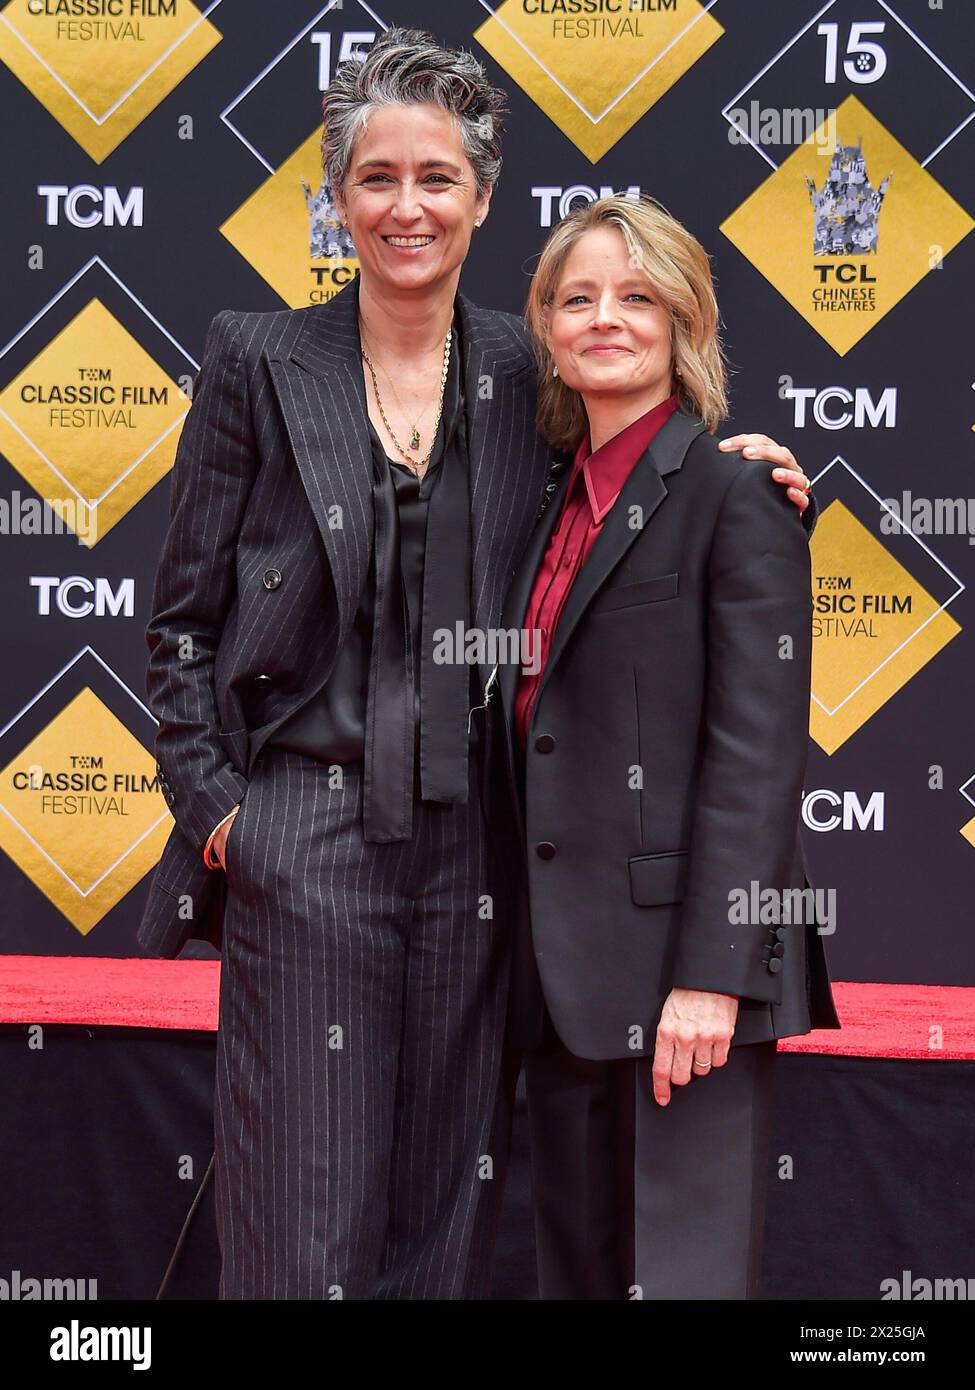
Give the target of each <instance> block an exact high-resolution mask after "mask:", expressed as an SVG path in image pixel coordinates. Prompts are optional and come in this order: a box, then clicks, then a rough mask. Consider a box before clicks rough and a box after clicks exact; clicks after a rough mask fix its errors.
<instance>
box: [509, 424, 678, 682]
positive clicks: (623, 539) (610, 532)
mask: <svg viewBox="0 0 975 1390" xmlns="http://www.w3.org/2000/svg"><path fill="white" fill-rule="evenodd" d="M704 428H705V425H704V422H703V420H700V419H699V418H698V417H697V416H696V415H692V414H691V413H690V412H689V411H686V410H685V409H684V408H681V409H680V410H676V411H675V412H674V414H673V415H671V416H670V418H669V419H668V420H667V421H665V423H664V424H663V425H662V426H661V428H660V429H659V431H658V432H657V434H656V435H655V436H654V439H653V441H652V443H651V444H650V447H649V448H648V449H647V450H646V451H645V452H644V453H643V454H642V455H641V457H640V458H639V459H638V460H637V462H636V464H635V465H634V468H633V471H632V472H631V473H630V476H629V477H628V478H627V480H626V482H625V483H624V485H623V490H622V492H621V493H620V495H619V497H617V499H616V501H615V502H614V504H613V506H612V508H611V510H610V512H609V515H608V516H607V517H606V520H605V521H604V522H603V526H602V530H601V531H600V532H599V535H598V536H597V537H596V539H595V541H594V542H593V547H592V550H591V551H590V552H589V555H588V556H587V558H586V562H585V564H584V565H583V566H582V569H581V570H580V571H579V573H578V574H577V575H576V578H575V582H574V583H573V585H572V588H571V589H570V590H569V596H568V598H567V599H566V602H565V607H564V608H563V610H562V615H561V617H560V618H559V622H558V626H557V628H556V629H555V635H554V637H553V639H552V646H551V648H550V650H549V654H548V660H547V661H546V663H545V671H544V673H543V675H542V679H541V681H540V683H539V688H538V694H537V696H536V698H535V706H534V707H535V709H537V708H538V705H539V702H540V700H541V696H542V692H543V691H544V689H545V686H546V684H547V683H548V681H549V680H550V679H551V676H552V672H553V671H554V669H555V667H556V666H557V665H558V661H559V658H560V657H561V655H562V653H563V652H564V651H565V648H566V645H567V643H568V642H569V639H570V638H571V636H572V633H573V632H574V630H575V628H576V625H577V623H578V622H579V619H580V618H581V617H582V615H583V614H584V613H585V611H586V608H587V607H588V606H589V604H590V603H591V602H592V600H593V598H594V597H595V595H596V593H597V591H598V590H599V588H600V586H601V585H602V584H603V583H604V582H605V581H606V579H607V578H608V577H609V575H610V574H611V573H612V571H613V570H614V569H615V568H616V566H617V565H618V564H619V562H620V560H622V558H623V556H624V555H625V554H626V552H627V551H628V550H629V548H630V546H631V545H632V544H633V542H634V541H635V540H636V538H637V536H639V535H640V534H642V532H643V531H644V530H645V528H646V526H647V525H648V523H649V521H650V519H651V517H652V516H653V514H654V513H655V512H656V510H657V508H658V507H660V506H661V504H662V503H663V502H664V500H665V498H666V497H667V486H666V484H665V482H664V478H665V477H666V476H667V474H668V473H673V472H674V471H675V470H676V469H678V468H680V467H681V465H682V464H683V462H684V456H685V455H686V453H687V450H688V448H689V446H690V444H691V441H692V440H693V439H694V438H695V437H696V436H697V435H699V434H700V433H701V431H702V430H703V429H704ZM563 495H564V494H563ZM540 560H541V555H539V561H540ZM529 593H530V591H529ZM526 602H527V596H526Z"/></svg>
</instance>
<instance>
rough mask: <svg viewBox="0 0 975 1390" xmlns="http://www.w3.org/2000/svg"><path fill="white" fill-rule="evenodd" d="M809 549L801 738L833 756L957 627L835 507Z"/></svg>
mask: <svg viewBox="0 0 975 1390" xmlns="http://www.w3.org/2000/svg"><path fill="white" fill-rule="evenodd" d="M809 544H810V551H811V556H812V575H813V578H812V583H813V660H812V706H811V717H810V724H809V732H810V733H811V734H812V736H813V738H814V739H815V740H816V742H817V743H818V744H819V746H820V748H822V749H823V750H824V751H825V752H827V753H835V752H836V750H837V748H839V747H840V745H841V744H843V743H845V742H846V740H847V739H848V738H849V737H850V736H851V734H854V733H856V731H857V729H859V728H860V726H861V725H862V724H865V723H866V722H867V720H868V719H871V718H872V717H873V715H875V714H876V712H877V710H879V709H880V708H881V706H883V705H885V704H886V703H887V701H888V700H889V699H890V698H891V696H892V695H894V694H896V693H897V691H898V690H900V688H901V686H903V685H906V684H907V682H908V681H909V680H910V679H911V678H912V677H913V676H915V675H916V674H917V672H918V671H920V670H921V668H922V667H923V666H926V665H927V663H928V662H929V661H930V660H931V658H932V657H933V656H935V655H936V654H937V653H938V652H939V651H940V650H941V648H942V647H944V646H946V645H947V644H948V643H949V642H950V641H951V639H952V638H953V637H955V636H957V634H958V633H959V632H960V631H961V628H960V627H959V625H958V623H956V622H955V620H954V618H951V617H949V616H948V614H947V613H946V612H945V611H944V605H943V604H940V603H938V601H937V599H935V598H933V597H932V596H931V594H929V593H928V592H927V590H926V589H924V588H923V587H922V586H921V585H920V584H919V583H918V581H917V580H916V579H915V578H914V577H913V575H912V574H911V573H910V572H909V571H908V570H907V569H905V568H904V566H903V565H902V564H900V562H899V561H897V560H895V559H894V557H893V556H892V555H891V554H890V552H889V551H888V550H887V549H886V548H885V547H884V546H883V545H881V543H880V541H878V540H877V539H876V537H874V536H872V535H871V534H870V532H869V531H868V530H867V528H866V527H865V526H864V525H863V524H862V523H861V522H860V521H859V520H858V519H857V518H856V517H855V516H854V515H853V513H852V512H851V511H850V510H849V508H848V507H846V506H844V504H843V503H842V502H840V501H839V500H836V501H833V502H831V503H830V504H829V506H828V507H826V508H825V510H824V511H823V514H822V516H821V517H820V519H819V521H818V523H817V525H816V529H815V531H814V532H813V535H812V540H811V541H810V543H809Z"/></svg>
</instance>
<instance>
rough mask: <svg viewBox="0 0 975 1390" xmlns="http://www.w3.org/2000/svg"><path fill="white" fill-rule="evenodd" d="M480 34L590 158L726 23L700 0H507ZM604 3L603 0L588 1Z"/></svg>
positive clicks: (611, 141) (674, 79) (716, 36)
mask: <svg viewBox="0 0 975 1390" xmlns="http://www.w3.org/2000/svg"><path fill="white" fill-rule="evenodd" d="M486 8H488V9H491V10H492V14H491V17H490V18H489V19H488V20H486V21H485V23H484V24H482V25H481V27H480V28H479V29H478V30H476V32H475V34H474V37H475V38H476V39H477V40H478V41H479V43H480V44H481V45H482V46H483V47H484V48H486V49H487V51H488V53H490V55H491V57H492V58H494V60H495V61H496V62H497V63H499V64H500V65H501V67H503V68H504V70H505V72H506V73H507V74H508V76H509V77H510V78H511V79H512V80H513V81H514V82H517V83H518V85H519V87H521V88H522V90H523V91H525V92H527V93H528V95H529V96H530V97H531V99H532V101H534V102H535V103H536V105H538V106H540V107H541V109H542V110H543V111H544V112H545V114H546V115H547V116H549V117H550V118H551V120H553V121H554V122H555V124H556V125H557V126H558V127H559V128H560V129H561V130H562V131H563V132H564V134H565V135H566V136H568V138H569V139H570V140H571V141H572V143H573V144H574V145H575V146H576V147H577V148H578V149H580V150H581V151H582V153H583V154H585V155H587V156H588V157H589V159H590V160H591V161H592V163H593V164H595V163H596V161H597V160H598V159H601V158H602V156H603V155H604V154H605V153H606V151H607V150H609V149H612V147H613V145H615V144H616V142H617V140H619V139H621V138H622V137H623V136H624V135H625V134H626V132H627V131H628V130H629V129H630V128H631V127H632V126H634V125H636V123H637V121H638V120H639V119H640V117H641V116H643V115H645V114H646V112H647V111H648V110H649V109H650V107H651V106H652V105H653V104H654V102H655V101H658V100H659V99H660V97H662V96H663V94H664V93H665V92H666V91H669V89H670V88H671V87H672V86H673V85H674V83H675V82H677V81H678V80H679V79H680V78H681V77H683V75H684V73H685V72H687V70H688V68H690V67H693V65H694V64H695V63H696V62H697V60H698V58H700V57H701V55H702V54H703V53H706V52H707V50H708V49H709V48H710V47H711V45H712V44H713V43H714V42H715V41H716V40H717V39H719V38H720V37H721V35H722V34H723V33H724V30H723V29H722V27H721V25H720V24H719V23H718V22H717V20H715V19H712V18H711V15H710V14H709V13H708V12H707V10H706V9H705V7H704V6H703V5H699V4H697V0H687V3H682V4H681V5H680V6H679V7H678V6H677V5H676V4H671V5H667V6H663V5H661V4H660V0H632V2H631V0H623V3H621V4H620V5H619V7H618V8H616V9H613V10H612V11H610V9H609V8H608V7H607V9H606V11H605V13H573V12H572V11H573V9H577V10H580V11H582V10H584V9H585V7H583V6H576V7H573V6H572V5H568V4H565V3H563V0H532V3H531V4H526V3H524V0H506V3H505V4H503V5H498V6H497V7H492V6H486ZM592 8H593V9H594V10H598V8H599V7H598V6H593V7H592Z"/></svg>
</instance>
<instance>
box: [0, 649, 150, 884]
mask: <svg viewBox="0 0 975 1390" xmlns="http://www.w3.org/2000/svg"><path fill="white" fill-rule="evenodd" d="M86 653H90V655H91V656H93V657H94V658H95V660H96V661H97V662H98V663H99V664H100V665H101V666H104V668H105V670H106V671H107V672H108V674H109V675H110V676H111V677H112V679H113V680H115V681H117V682H118V684H119V685H120V686H121V687H122V689H123V690H124V691H125V693H126V695H128V696H129V698H130V699H131V700H133V701H134V702H135V703H136V704H137V705H138V706H139V708H140V709H141V710H142V711H143V713H144V714H148V716H149V718H150V719H151V720H152V722H153V723H154V724H158V723H159V720H158V719H157V718H156V717H155V715H154V714H153V713H152V711H151V710H149V709H147V708H146V706H145V705H144V704H143V703H142V701H141V700H140V699H139V697H138V695H136V694H135V693H134V692H133V691H132V690H130V689H129V687H128V686H127V685H126V684H125V681H124V680H122V677H121V676H120V675H118V673H117V672H115V671H113V670H112V668H111V666H109V665H108V663H107V662H106V661H103V660H102V658H101V657H100V656H99V655H98V653H97V652H96V651H95V649H94V648H93V647H89V646H84V647H82V648H81V650H80V651H79V652H77V653H76V654H75V655H74V656H73V657H72V658H71V660H70V661H67V662H65V664H64V665H63V666H62V667H61V669H60V671H58V672H56V673H55V674H54V675H53V676H52V677H51V679H50V680H49V681H48V683H47V685H44V686H42V687H41V689H40V690H39V691H38V692H37V694H36V695H34V696H33V697H32V698H31V699H30V700H28V701H27V703H26V705H24V707H23V709H21V710H18V711H17V713H16V714H15V715H14V717H13V719H10V720H8V721H7V723H6V724H4V726H3V728H2V729H0V739H2V738H3V736H4V735H5V734H6V733H7V732H8V731H9V730H10V729H12V728H13V726H14V725H15V724H16V723H17V720H18V719H21V718H23V716H24V715H25V714H26V713H27V711H28V710H29V709H30V708H31V707H32V706H33V705H36V704H37V702H38V700H39V699H40V698H41V697H42V696H43V695H46V694H47V692H48V691H49V690H50V689H51V688H52V687H53V686H55V685H56V684H57V683H58V681H59V680H61V678H62V677H63V676H65V675H66V674H67V672H68V671H70V670H71V668H72V666H74V664H75V662H77V661H80V660H81V658H82V657H83V656H84V655H85V654H86ZM0 811H2V812H3V814H4V815H5V816H6V817H7V819H8V820H9V821H10V822H11V823H12V824H13V825H15V826H16V827H17V829H18V830H19V831H20V833H21V834H22V835H23V837H24V839H25V840H28V841H30V843H31V844H32V845H33V846H34V848H35V849H36V850H37V853H38V854H39V855H40V856H41V857H42V858H43V859H46V860H47V862H48V863H49V864H50V866H51V868H52V869H53V870H54V871H55V873H58V874H60V875H61V877H62V878H63V879H64V881H65V883H68V884H70V885H71V887H72V888H73V889H74V890H75V892H76V893H77V894H78V896H79V897H81V898H87V897H88V895H89V894H90V893H93V892H94V891H95V889H96V888H97V887H98V885H99V884H100V883H103V882H104V881H105V879H106V878H108V876H109V874H111V873H114V871H115V870H116V869H117V868H118V866H119V865H120V864H124V863H125V860H126V859H127V858H128V857H129V855H130V854H131V853H132V851H133V850H135V849H137V848H138V846H139V845H141V844H142V842H143V840H145V839H146V838H147V837H148V836H149V835H151V834H152V832H153V831H154V830H155V829H156V828H157V827H158V826H160V825H162V823H163V821H164V820H165V819H166V817H167V816H168V815H169V812H168V811H164V812H163V813H162V815H161V816H160V817H159V818H158V820H154V821H153V822H152V824H151V825H150V826H147V827H146V829H145V830H144V831H143V832H142V834H141V835H140V836H139V838H138V839H137V840H133V842H132V844H131V845H129V847H128V849H126V850H123V852H122V853H121V854H120V855H119V857H118V858H117V859H116V860H115V862H114V864H109V866H108V868H107V869H106V870H105V872H104V873H102V874H100V875H99V876H98V878H96V879H95V881H94V882H93V883H92V884H91V886H90V887H89V888H82V886H81V884H80V883H76V882H75V881H74V879H73V878H72V877H71V875H70V874H68V873H65V871H64V869H62V867H61V865H60V864H59V863H58V862H57V860H55V859H52V858H51V856H50V855H49V854H48V852H47V850H46V849H45V848H44V846H43V845H40V844H38V842H37V841H36V840H35V839H34V837H33V835H32V834H31V833H30V831H29V830H27V829H26V827H25V826H23V825H21V823H20V821H19V820H18V819H17V817H16V816H15V815H13V814H12V813H11V812H10V811H8V810H7V808H6V806H4V805H3V804H2V803H0Z"/></svg>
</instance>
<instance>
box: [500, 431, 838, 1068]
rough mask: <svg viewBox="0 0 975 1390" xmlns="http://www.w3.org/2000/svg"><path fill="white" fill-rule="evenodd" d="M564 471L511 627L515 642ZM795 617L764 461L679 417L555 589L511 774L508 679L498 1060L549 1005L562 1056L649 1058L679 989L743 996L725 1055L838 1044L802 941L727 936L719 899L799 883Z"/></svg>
mask: <svg viewBox="0 0 975 1390" xmlns="http://www.w3.org/2000/svg"><path fill="white" fill-rule="evenodd" d="M569 474H570V470H569V469H568V468H566V469H565V470H564V472H563V475H562V477H561V479H560V482H559V485H558V487H557V488H556V490H555V492H554V494H553V495H552V498H551V502H550V504H549V506H548V509H547V511H546V512H545V513H544V515H543V517H542V520H541V522H540V523H539V526H538V529H537V531H536V533H535V535H534V537H533V538H532V541H531V543H530V545H529V549H528V551H527V553H526V555H525V557H524V560H523V562H522V564H521V567H520V569H519V572H518V574H517V576H516V578H515V581H514V583H513V585H512V588H511V592H510V595H509V599H508V602H507V605H506V609H505V615H504V625H505V626H506V627H510V628H517V627H520V626H521V624H522V622H523V621H524V614H525V610H526V608H527V604H528V599H529V597H530V594H531V590H532V586H533V583H534V578H535V574H536V572H537V570H538V567H539V564H540V562H541V559H542V556H543V555H544V552H545V548H546V545H547V543H548V540H549V537H550V535H551V533H552V531H553V529H554V526H555V523H556V521H557V519H558V515H559V512H560V509H561V505H562V501H563V500H564V496H565V492H566V488H567V484H568V479H569ZM634 507H639V508H641V509H642V511H641V512H633V511H632V509H633V508H634ZM641 516H642V526H633V525H631V518H640V517H641ZM811 607H812V604H811V596H810V567H809V550H808V544H807V539H806V533H805V530H804V528H803V525H802V524H801V522H800V519H799V517H798V515H797V513H796V511H795V509H794V507H793V505H792V503H791V502H790V501H789V499H788V497H787V496H786V494H785V490H784V489H783V488H782V487H780V486H779V485H778V484H776V483H773V482H772V480H771V479H770V477H769V465H768V463H767V462H765V461H763V460H756V461H752V460H748V459H745V458H743V457H742V456H741V454H740V453H739V454H730V455H729V454H722V453H721V452H720V451H719V450H718V447H717V443H716V441H715V440H714V438H713V437H712V436H711V435H710V434H708V433H707V431H706V428H705V426H704V423H703V421H701V420H700V419H698V418H697V417H696V416H694V415H693V414H691V413H690V412H688V411H687V410H685V409H681V410H679V411H677V412H675V414H674V415H672V416H671V417H670V418H669V419H668V420H667V422H666V423H665V424H664V425H663V427H662V428H661V429H660V431H659V433H658V434H657V436H656V438H655V439H654V440H653V442H652V443H651V445H650V447H649V449H648V450H647V451H646V453H645V454H644V455H643V456H642V458H641V459H640V460H639V461H638V463H637V464H636V466H635V468H634V469H633V472H632V473H631V475H630V477H629V478H628V480H627V482H626V484H625V486H624V488H623V491H622V492H621V494H620V496H619V498H618V499H617V501H616V503H615V505H614V507H613V509H612V511H611V512H610V513H609V515H608V516H607V518H606V521H605V523H604V525H603V528H602V531H601V532H600V534H599V536H598V538H597V540H596V541H595V543H594V545H593V548H592V550H591V552H590V554H589V557H588V558H587V560H586V563H585V565H584V566H583V568H582V570H581V571H580V573H579V575H578V576H577V578H576V580H575V583H574V585H573V587H572V590H571V591H570V594H569V597H568V600H567V602H566V605H565V608H564V610H563V613H562V617H561V619H560V621H559V624H558V627H557V629H556V633H555V637H554V640H553V645H552V648H551V652H550V654H549V658H548V661H547V664H546V667H545V671H544V673H543V677H542V682H541V685H540V687H539V691H538V695H537V698H536V701H535V706H534V710H533V715H532V721H531V726H530V729H529V738H528V746H527V749H526V751H525V755H524V760H523V761H524V765H523V767H522V766H521V759H520V755H519V750H518V749H517V747H516V745H515V743H514V731H513V714H514V702H515V693H516V689H517V681H518V675H519V668H517V667H516V666H508V667H505V668H503V669H502V673H501V678H500V691H501V700H502V706H503V711H504V716H505V728H506V735H507V738H506V742H507V747H508V755H509V757H508V762H509V776H510V778H511V783H510V797H511V799H510V808H511V815H512V817H513V820H514V822H515V824H516V825H517V828H518V832H519V834H520V836H521V841H522V844H524V845H525V846H526V855H525V861H524V862H525V894H524V897H523V899H522V911H521V914H520V915H521V921H520V926H519V941H518V945H517V950H516V967H515V975H514V979H513V984H512V991H513V992H512V1004H511V1039H512V1041H513V1042H514V1043H515V1044H516V1045H518V1046H530V1045H532V1043H533V1042H534V1041H536V1040H537V1037H538V1025H539V1019H540V1014H541V999H542V994H544V999H545V1001H546V1002H547V1005H548V1009H549V1012H550V1014H551V1018H552V1021H553V1023H554V1025H555V1028H556V1031H557V1032H558V1033H559V1035H560V1037H561V1038H562V1041H563V1042H564V1043H565V1045H566V1046H567V1047H568V1048H569V1049H570V1051H572V1052H574V1053H575V1054H576V1055H577V1056H580V1057H585V1058H590V1059H593V1060H600V1059H607V1058H614V1057H633V1056H641V1055H650V1054H652V1052H653V1047H654V1040H655V1029H656V1023H657V1020H658V1019H659V1015H660V1009H661V1007H662V1005H663V1003H664V1000H665V998H666V996H667V994H668V993H669V991H670V989H671V988H672V987H673V986H684V987H686V988H696V989H704V990H716V991H719V992H722V993H727V994H737V995H739V996H741V1004H740V1008H739V1020H738V1025H737V1029H736V1033H735V1037H734V1042H735V1043H745V1042H755V1041H759V1040H762V1039H767V1038H773V1037H781V1036H785V1035H791V1034H795V1033H803V1032H807V1031H809V1029H810V1027H819V1028H831V1027H838V1026H839V1022H838V1019H837V1017H836V1012H835V1010H834V1007H833V1001H832V994H831V989H830V981H829V975H828V972H827V967H826V959H825V955H824V951H823V941H822V936H821V935H820V934H819V932H818V931H817V928H816V923H815V922H812V923H809V924H808V925H806V926H803V925H801V924H799V925H796V924H793V925H791V926H781V925H779V926H776V925H768V924H762V923H755V924H754V925H733V924H732V923H730V922H729V893H730V892H731V891H732V890H736V889H744V890H747V891H749V893H750V891H751V889H750V885H751V883H752V881H753V880H754V881H755V882H756V883H757V884H758V885H759V890H758V891H761V890H762V889H764V888H767V887H773V888H776V889H780V890H781V889H784V888H786V887H798V888H802V887H805V886H807V884H808V880H807V878H806V874H805V869H804V861H803V854H802V847H801V843H800V838H799V813H800V798H801V790H802V779H803V773H804V769H805V762H806V754H807V737H806V730H807V728H808V720H809V675H810V661H811V642H812V638H811V627H812V613H811ZM783 639H788V640H789V641H791V646H792V652H791V657H790V658H788V659H783V655H782V653H783V652H784V651H785V647H784V646H783ZM636 769H641V770H642V787H641V786H640V785H639V774H638V773H637V772H636ZM749 915H750V914H749ZM781 946H784V953H783V954H776V953H775V952H776V950H777V949H778V950H780V949H781Z"/></svg>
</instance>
